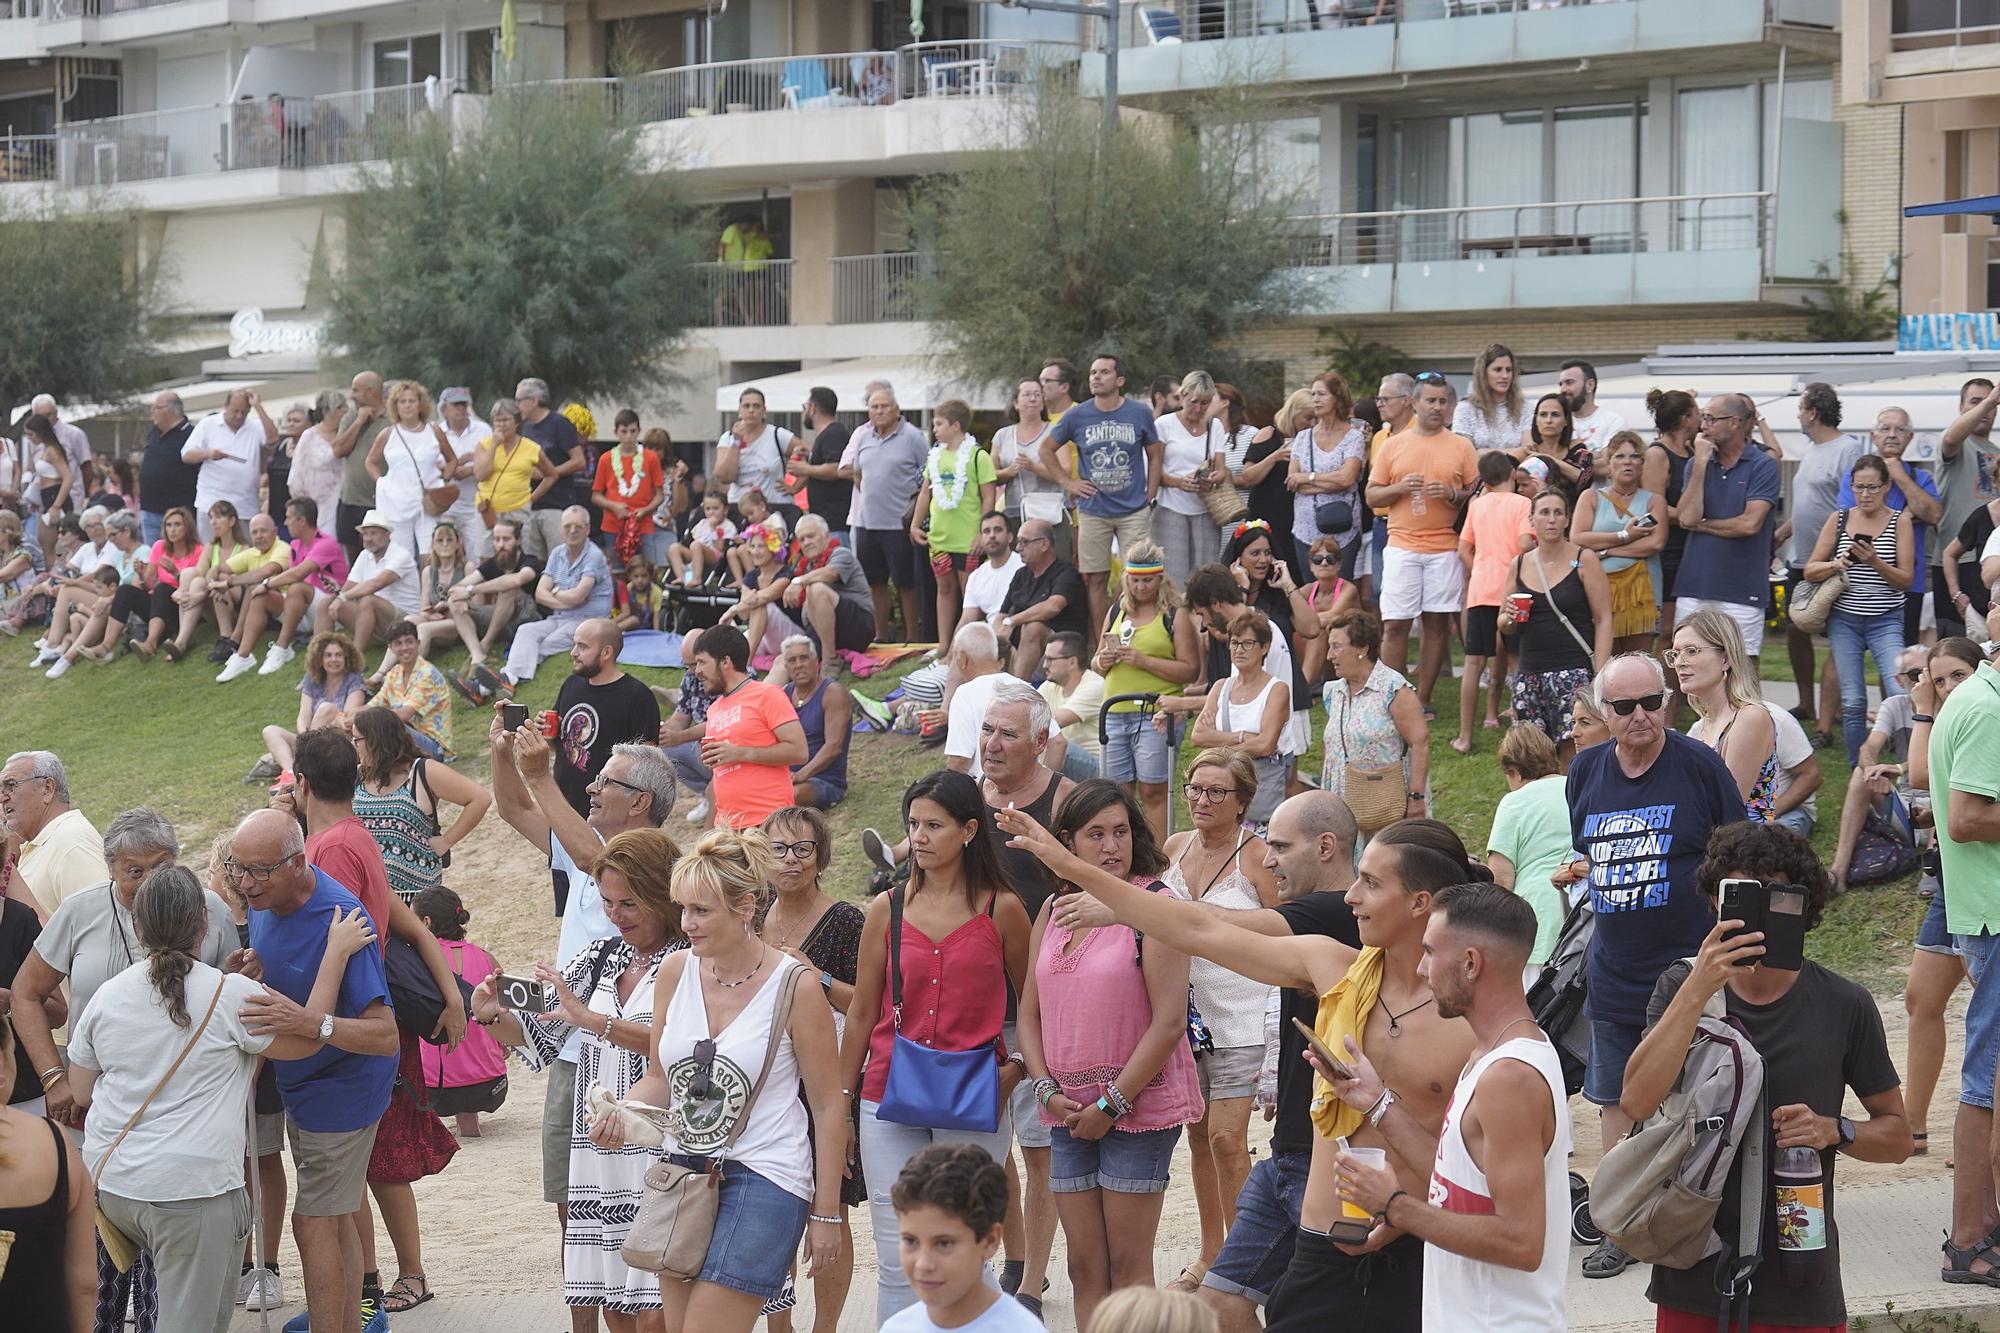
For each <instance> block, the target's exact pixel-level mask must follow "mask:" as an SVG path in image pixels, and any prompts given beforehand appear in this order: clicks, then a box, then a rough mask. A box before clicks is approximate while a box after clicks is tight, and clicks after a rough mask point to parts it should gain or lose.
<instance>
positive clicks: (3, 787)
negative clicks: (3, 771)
mask: <svg viewBox="0 0 2000 1333" xmlns="http://www.w3.org/2000/svg"><path fill="white" fill-rule="evenodd" d="M54 781H55V779H54V778H44V777H30V778H0V796H12V795H13V794H14V793H15V792H16V791H17V790H19V789H20V786H21V784H22V783H24V782H50V783H52V782H54Z"/></svg>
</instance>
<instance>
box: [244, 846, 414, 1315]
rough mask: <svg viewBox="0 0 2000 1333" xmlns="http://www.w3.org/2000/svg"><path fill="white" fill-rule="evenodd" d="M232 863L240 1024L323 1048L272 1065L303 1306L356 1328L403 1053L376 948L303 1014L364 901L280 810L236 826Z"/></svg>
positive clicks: (352, 962) (351, 963) (357, 958)
mask: <svg viewBox="0 0 2000 1333" xmlns="http://www.w3.org/2000/svg"><path fill="white" fill-rule="evenodd" d="M230 857H231V860H232V862H233V863H234V868H233V873H234V874H235V875H236V877H237V882H238V883H239V884H241V885H242V888H243V896H244V898H245V899H246V900H247V901H248V902H249V905H250V908H251V911H250V947H251V948H252V949H254V950H256V953H257V957H258V959H259V961H261V962H262V963H263V965H264V986H265V989H266V994H265V995H264V996H262V997H260V998H257V999H253V1000H251V1001H250V1002H249V1004H248V1005H246V1006H245V1008H244V1010H243V1015H242V1016H243V1021H244V1024H245V1025H246V1026H247V1027H248V1028H249V1029H250V1030H251V1031H252V1032H260V1033H263V1032H268V1033H272V1034H284V1035H289V1036H298V1037H309V1038H314V1039H317V1040H318V1041H320V1042H323V1043H325V1045H324V1046H323V1047H322V1048H321V1050H320V1052H319V1054H317V1055H313V1056H308V1057H307V1058H305V1059H303V1060H278V1061H275V1062H274V1067H275V1068H276V1070H277V1073H278V1092H279V1095H280V1096H282V1097H283V1098H284V1102H285V1119H286V1127H287V1129H288V1130H289V1131H290V1135H291V1141H292V1160H293V1162H294V1163H295V1164H296V1165H297V1168H298V1192H297V1195H296V1198H295V1199H294V1201H293V1205H292V1234H293V1238H294V1239H295V1240H296V1241H297V1242H298V1247H299V1263H300V1266H301V1267H303V1268H304V1270H305V1285H306V1308H307V1310H308V1313H309V1317H310V1319H311V1322H312V1325H313V1327H315V1328H329V1329H333V1328H360V1327H362V1325H363V1312H362V1308H361V1233H360V1231H359V1229H358V1226H357V1221H356V1218H355V1214H356V1213H358V1212H359V1211H360V1208H361V1202H362V1192H363V1190H364V1189H365V1188H366V1186H367V1183H368V1159H369V1156H370V1155H371V1153H372V1152H373V1151H374V1147H375V1127H376V1124H377V1122H379V1121H380V1120H381V1118H382V1112H383V1111H384V1110H386V1109H387V1108H388V1105H389V1092H390V1089H391V1088H393V1087H394V1086H395V1082H396V1054H397V1049H398V1043H397V1035H396V1015H395V1011H394V1010H393V1009H391V1008H390V1002H389V978H388V974H387V972H386V971H385V970H384V968H383V964H382V951H381V950H380V949H379V948H376V947H373V946H370V947H368V948H364V949H362V950H361V951H360V952H358V953H356V954H355V955H354V956H353V957H351V958H349V959H348V960H347V966H346V970H345V972H344V973H343V975H342V977H341V981H340V998H339V1000H338V1001H337V1002H336V1004H335V1005H334V1010H333V1012H332V1013H330V1014H318V1013H313V1012H312V1011H310V1010H308V1009H306V1008H305V1007H304V1004H305V1002H306V1000H307V998H308V997H309V996H310V995H311V994H312V985H313V981H314V979H315V978H316V977H317V976H318V975H319V967H320V960H321V958H322V956H323V955H324V954H325V952H326V932H327V926H328V925H329V923H330V922H331V921H332V919H333V914H334V912H335V911H336V910H341V911H348V912H353V911H358V910H360V908H361V901H360V899H358V898H356V897H355V896H354V895H353V894H351V893H349V892H348V891H347V890H345V889H343V888H342V887H341V886H340V883H339V881H337V880H335V879H332V878H331V877H329V876H328V875H326V874H325V873H324V872H322V871H320V870H317V869H315V868H313V867H312V866H310V865H307V864H306V840H305V832H304V830H302V829H301V828H300V827H299V824H298V821H297V820H296V819H294V818H292V817H291V816H290V815H288V814H286V813H285V812H284V811H281V810H259V811H257V812H256V813H255V814H253V815H251V816H250V817H249V818H247V819H245V820H244V821H243V822H242V823H241V824H238V825H237V826H236V835H235V838H234V839H233V841H232V843H231V845H230Z"/></svg>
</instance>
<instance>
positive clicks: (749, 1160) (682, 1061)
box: [660, 955, 818, 1201]
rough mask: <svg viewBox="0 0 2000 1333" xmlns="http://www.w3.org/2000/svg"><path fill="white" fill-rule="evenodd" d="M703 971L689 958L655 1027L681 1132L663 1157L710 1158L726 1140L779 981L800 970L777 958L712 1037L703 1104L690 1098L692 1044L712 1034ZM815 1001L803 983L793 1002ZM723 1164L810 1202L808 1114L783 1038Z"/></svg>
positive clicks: (758, 1061)
mask: <svg viewBox="0 0 2000 1333" xmlns="http://www.w3.org/2000/svg"><path fill="white" fill-rule="evenodd" d="M701 966H702V963H701V960H700V959H698V958H695V957H693V956H692V955H690V956H689V958H688V960H687V965H686V966H685V967H683V968H682V969H681V979H680V984H679V985H677V986H675V987H674V996H673V999H672V1001H670V1002H669V1003H668V1005H667V1016H666V1021H665V1023H664V1025H663V1026H662V1027H661V1029H660V1060H661V1063H662V1064H664V1065H665V1066H666V1078H667V1089H668V1102H669V1105H670V1106H672V1107H674V1108H677V1109H678V1110H679V1112H680V1116H681V1132H680V1133H679V1134H678V1135H674V1134H669V1135H668V1136H667V1142H666V1151H667V1152H679V1153H687V1154H691V1155H693V1156H696V1157H708V1156H713V1155H714V1154H715V1152H716V1150H717V1149H718V1148H719V1147H720V1146H721V1144H722V1140H723V1139H724V1138H726V1137H728V1134H729V1130H730V1127H731V1126H732V1125H734V1124H735V1123H736V1119H737V1116H738V1115H739V1114H740V1113H741V1111H742V1108H743V1103H744V1101H745V1100H746V1099H747V1098H748V1097H749V1095H750V1089H751V1087H752V1085H754V1084H755V1083H756V1081H757V1074H758V1071H760V1070H761V1069H763V1067H764V1051H765V1048H766V1047H767V1046H768V1045H769V1043H770V1039H771V1020H772V1018H773V1017H775V1016H776V1009H777V1004H778V982H779V980H780V979H781V978H782V977H784V976H786V975H787V974H789V973H792V972H796V971H798V970H799V964H798V962H797V961H796V960H794V959H791V958H781V959H780V961H779V964H778V967H777V968H776V969H775V970H774V971H772V973H771V974H770V975H769V976H767V977H765V978H764V983H763V985H761V986H759V987H758V988H757V993H756V994H755V995H753V996H751V997H750V1002H749V1003H748V1004H746V1005H744V1006H743V1012H742V1013H740V1014H738V1015H736V1017H735V1018H733V1019H731V1020H730V1021H729V1026H728V1027H725V1028H724V1029H723V1030H722V1033H721V1035H720V1036H719V1037H717V1038H716V1039H715V1059H714V1062H713V1063H712V1065H711V1066H710V1069H709V1085H710V1089H711V1091H710V1095H709V1096H708V1097H707V1098H706V1099H705V1100H698V1099H695V1098H693V1097H691V1096H690V1095H689V1092H688V1089H689V1088H690V1086H691V1085H692V1084H693V1083H694V1081H695V1079H696V1076H697V1074H698V1073H699V1072H700V1071H699V1067H698V1062H697V1061H696V1059H695V1043H696V1042H699V1041H704V1040H706V1039H707V1038H708V1037H709V1036H710V1033H709V1030H708V1009H707V1006H705V1005H704V1004H703V1003H702V999H701V972H700V968H701ZM817 998H818V996H817V993H816V992H815V991H814V990H813V989H812V987H811V986H810V985H809V983H808V982H806V981H804V980H801V981H800V982H799V989H798V991H796V992H794V994H793V997H792V1003H793V1004H800V1003H803V1002H805V1001H810V1000H816V999H817ZM729 1160H730V1161H732V1162H740V1163H742V1164H743V1165H744V1166H747V1167H749V1168H750V1169H751V1170H752V1171H755V1172H756V1173H757V1174H758V1175H760V1176H763V1177H764V1178H765V1179H766V1180H768V1181H770V1182H771V1183H772V1184H774V1185H777V1186H779V1187H780V1188H782V1189H785V1190H787V1191H789V1192H790V1193H793V1194H796V1195H798V1196H799V1197H800V1198H801V1199H805V1200H808V1201H810V1200H811V1199H812V1195H813V1149H812V1136H811V1135H810V1134H808V1133H807V1132H806V1108H805V1104H804V1103H803V1102H801V1101H800V1100H799V1062H798V1057H797V1055H796V1053H795V1052H794V1051H793V1050H792V1039H791V1037H790V1035H789V1034H787V1035H786V1036H783V1037H780V1038H779V1040H778V1055H777V1058H776V1059H775V1060H773V1061H772V1062H771V1077H770V1079H769V1081H768V1082H766V1083H765V1085H764V1090H763V1092H761V1093H759V1094H758V1096H757V1104H756V1105H755V1106H753V1107H751V1108H750V1123H749V1124H747V1125H745V1126H744V1127H743V1132H742V1133H741V1134H739V1135H737V1138H736V1142H735V1143H734V1144H733V1145H732V1146H731V1147H730V1149H729Z"/></svg>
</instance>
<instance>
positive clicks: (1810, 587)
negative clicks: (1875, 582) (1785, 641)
mask: <svg viewBox="0 0 2000 1333" xmlns="http://www.w3.org/2000/svg"><path fill="white" fill-rule="evenodd" d="M1846 532H1847V511H1846V510H1845V509H1843V510H1841V511H1840V526H1839V528H1838V529H1837V530H1836V535H1835V537H1834V549H1835V550H1836V551H1837V550H1839V549H1840V537H1841V536H1843V535H1845V534H1846ZM1846 591H1847V571H1846V570H1845V569H1836V570H1835V571H1834V572H1833V573H1832V574H1830V575H1828V576H1827V577H1826V578H1824V579H1821V580H1820V581H1819V582H1818V583H1807V582H1805V581H1803V580H1801V581H1800V583H1799V586H1798V587H1796V588H1794V589H1792V595H1791V599H1790V600H1789V601H1788V602H1787V603H1786V607H1785V614H1786V615H1788V616H1790V617H1791V620H1792V624H1793V625H1795V626H1796V627H1798V628H1799V629H1802V630H1804V631H1805V632H1806V633H1808V634H1824V633H1826V622H1827V621H1829V620H1831V619H1832V618H1833V604H1834V603H1835V602H1837V601H1839V600H1840V598H1841V594H1843V593H1845V592H1846Z"/></svg>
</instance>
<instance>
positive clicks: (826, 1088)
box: [590, 829, 848, 1333]
mask: <svg viewBox="0 0 2000 1333" xmlns="http://www.w3.org/2000/svg"><path fill="white" fill-rule="evenodd" d="M628 836H631V835H629V834H621V835H620V837H621V838H623V837H628ZM618 841H619V839H613V840H612V844H611V845H612V846H615V845H616V844H617V842H618ZM771 868H772V867H771V852H770V847H769V844H768V842H767V841H766V840H765V839H764V836H763V835H762V834H761V833H759V832H756V831H754V830H752V831H748V832H737V831H735V830H732V829H715V830H712V831H710V832H708V833H706V834H703V835H702V837H701V839H700V840H699V841H698V842H696V843H695V845H694V848H693V850H691V851H690V852H689V853H688V854H687V855H686V856H684V857H682V858H681V860H680V862H679V864H678V865H676V866H675V867H674V872H673V896H674V902H675V903H676V904H678V905H679V907H680V909H681V929H682V930H683V931H684V932H685V933H686V935H687V938H688V949H687V952H685V953H681V954H676V955H673V956H671V957H669V958H668V959H667V960H666V961H665V962H663V963H662V964H661V966H660V974H659V981H658V983H657V989H658V992H659V994H661V995H663V996H667V997H669V998H668V999H667V1001H666V1009H665V1012H664V1014H663V1015H662V1017H661V1018H660V1020H659V1021H658V1022H657V1023H655V1024H654V1026H653V1051H652V1061H651V1067H650V1068H649V1069H648V1071H647V1073H646V1076H645V1077H644V1078H642V1079H640V1080H639V1081H638V1083H636V1084H634V1085H633V1087H632V1090H631V1092H630V1093H629V1094H627V1096H626V1098H625V1100H624V1101H623V1102H622V1103H621V1102H616V1101H611V1100H609V1099H601V1100H599V1101H597V1102H594V1103H593V1108H592V1109H593V1116H592V1119H591V1128H590V1135H591V1140H592V1142H594V1143H597V1144H598V1145H599V1146H601V1147H615V1146H618V1145H620V1144H623V1143H625V1142H627V1141H628V1135H629V1136H630V1141H633V1142H641V1141H643V1142H650V1143H655V1144H657V1145H658V1146H659V1147H660V1148H661V1149H662V1150H663V1151H664V1152H665V1154H666V1155H667V1156H668V1157H669V1158H671V1159H672V1160H673V1161H675V1162H677V1163H679V1164H680V1165H683V1166H688V1167H693V1168H696V1169H702V1168H704V1167H712V1168H713V1169H717V1170H719V1171H720V1172H721V1185H720V1197H719V1201H718V1205H717V1213H716V1220H715V1231H714V1235H713V1237H712V1239H711V1240H710V1242H709V1248H708V1256H707V1258H706V1259H705V1260H704V1261H703V1264H702V1269H701V1272H700V1274H699V1275H698V1276H697V1277H696V1279H695V1281H694V1282H693V1283H692V1284H682V1283H676V1282H664V1283H662V1284H661V1292H660V1294H661V1298H662V1302H663V1306H664V1312H665V1316H666V1326H667V1327H669V1328H682V1327H686V1328H699V1329H701V1330H703V1333H750V1329H751V1328H752V1327H753V1325H754V1324H755V1323H756V1320H757V1316H758V1312H759V1310H760V1309H761V1308H762V1306H763V1305H764V1303H765V1302H766V1301H768V1300H770V1299H771V1298H772V1297H774V1296H776V1295H778V1293H779V1292H780V1291H782V1290H783V1289H784V1286H785V1279H786V1277H787V1275H788V1274H789V1272H790V1269H791V1263H792V1256H793V1255H794V1254H796V1253H797V1252H798V1249H799V1240H800V1237H801V1235H804V1236H806V1237H807V1239H808V1241H809V1246H810V1248H809V1266H808V1274H809V1275H810V1274H811V1273H816V1272H818V1271H820V1270H822V1269H824V1268H826V1267H827V1266H829V1265H830V1264H832V1263H833V1261H834V1259H835V1257H836V1256H837V1255H838V1254H839V1252H840V1248H841V1246H842V1245H843V1244H844V1243H846V1238H845V1237H844V1236H843V1235H842V1234H841V1227H842V1225H843V1220H842V1213H841V1209H840V1180H841V1172H842V1168H843V1167H844V1166H845V1164H846V1152H847V1140H848V1135H847V1121H848V1116H847V1101H846V1098H845V1097H844V1096H843V1095H842V1093H841V1090H840V1073H839V1068H838V1062H837V1059H836V1050H837V1043H836V1042H835V1040H834V1028H833V1010H832V1008H831V1006H830V1005H829V1004H828V1003H827V1000H826V994H825V991H824V990H823V989H822V988H821V985H820V979H819V977H817V976H815V975H813V974H812V973H811V972H810V971H809V970H807V969H806V968H804V967H802V966H801V965H800V964H799V963H798V962H797V961H796V960H795V959H793V958H791V957H789V956H787V955H786V954H784V953H781V952H780V951H778V950H777V949H774V948H771V947H770V946H768V945H766V944H765V943H764V942H763V941H762V940H761V939H759V938H758V937H757V934H756V931H755V929H754V920H755V913H756V905H757V895H758V893H759V891H760V890H762V888H763V887H764V885H765V884H766V883H767V882H769V880H770V875H771ZM781 1010H784V1011H785V1013H786V1016H785V1019H784V1024H783V1027H782V1028H780V1029H779V1030H778V1034H777V1041H776V1043H775V1046H774V1045H773V1042H772V1031H773V1026H774V1024H776V1023H777V1021H778V1017H779V1013H780V1011H781ZM767 1061H768V1065H769V1069H768V1072H765V1069H766V1063H767ZM760 1079H761V1082H760ZM801 1085H803V1086H804V1088H805V1094H806V1099H807V1101H808V1102H810V1103H811V1106H812V1110H813V1132H812V1134H811V1135H810V1136H808V1135H807V1133H806V1125H807V1121H806V1109H805V1106H804V1105H802V1104H801V1103H800V1101H799V1089H800V1087H801ZM635 1107H642V1108H644V1109H643V1110H638V1111H635V1110H634V1109H632V1108H635ZM732 1134H733V1135H734V1137H733V1138H732V1137H731V1136H732Z"/></svg>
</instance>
